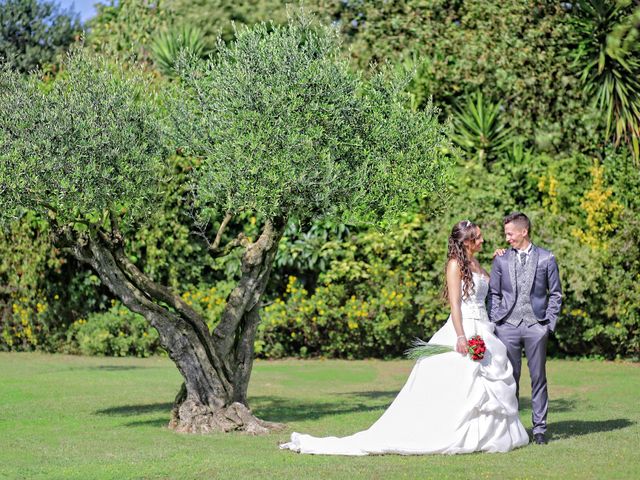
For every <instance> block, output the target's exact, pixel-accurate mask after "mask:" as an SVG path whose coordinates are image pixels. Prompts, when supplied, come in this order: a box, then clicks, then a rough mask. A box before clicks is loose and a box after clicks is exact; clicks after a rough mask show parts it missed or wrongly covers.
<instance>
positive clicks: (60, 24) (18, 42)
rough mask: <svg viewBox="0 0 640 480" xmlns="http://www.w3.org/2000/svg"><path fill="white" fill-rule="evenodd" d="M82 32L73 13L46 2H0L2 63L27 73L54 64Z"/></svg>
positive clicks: (42, 0) (40, 0) (54, 3)
mask: <svg viewBox="0 0 640 480" xmlns="http://www.w3.org/2000/svg"><path fill="white" fill-rule="evenodd" d="M80 33H81V25H80V20H79V18H78V16H77V14H75V13H73V11H66V10H61V9H60V8H59V7H58V4H57V3H56V2H53V1H47V0H0V64H2V63H6V64H8V65H9V67H10V68H13V69H16V70H18V71H20V72H28V71H30V70H33V69H35V68H38V67H41V66H43V65H46V64H49V63H54V62H55V61H56V57H57V56H58V55H59V54H60V53H62V52H63V51H65V50H66V49H67V48H68V47H69V45H71V44H72V43H73V42H75V40H76V38H77V36H79V35H80Z"/></svg>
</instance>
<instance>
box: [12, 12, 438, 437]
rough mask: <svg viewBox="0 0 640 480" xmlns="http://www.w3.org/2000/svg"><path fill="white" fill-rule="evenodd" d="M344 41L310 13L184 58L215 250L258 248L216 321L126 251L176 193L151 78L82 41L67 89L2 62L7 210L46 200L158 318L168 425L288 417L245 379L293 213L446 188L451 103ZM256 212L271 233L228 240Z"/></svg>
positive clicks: (192, 140)
mask: <svg viewBox="0 0 640 480" xmlns="http://www.w3.org/2000/svg"><path fill="white" fill-rule="evenodd" d="M338 47H339V45H338V41H337V37H336V34H335V32H333V31H332V30H330V29H326V28H324V27H321V26H318V25H313V24H311V22H309V20H308V19H306V18H305V17H296V18H295V19H292V20H290V22H289V24H288V25H286V26H284V27H267V26H266V25H260V26H257V27H255V28H253V29H250V30H249V29H247V30H242V31H240V32H238V33H237V39H236V41H235V42H233V43H232V44H230V45H229V46H225V45H224V44H222V43H221V44H220V45H219V48H218V52H217V54H216V56H215V60H211V61H208V62H203V61H194V62H192V63H187V64H186V65H183V72H182V73H183V77H184V82H183V83H181V84H180V87H179V88H178V89H177V94H178V95H177V100H178V101H177V102H176V103H175V106H176V110H175V112H174V113H175V115H174V119H175V120H176V122H175V123H174V125H175V132H176V133H177V135H176V138H178V139H180V140H181V141H180V143H181V146H182V148H183V149H184V150H185V151H186V152H188V153H189V154H191V155H195V156H197V157H198V162H196V163H199V167H198V168H197V169H195V170H194V173H193V178H192V183H193V185H194V194H195V199H196V203H197V206H198V207H199V208H200V215H201V217H202V218H204V219H212V220H215V219H220V218H222V217H223V216H224V218H223V220H222V221H221V222H220V225H219V229H218V231H217V233H216V235H215V238H214V239H213V241H212V242H210V245H209V249H210V251H211V254H212V255H214V256H219V255H225V254H227V253H228V252H229V251H230V250H232V249H233V248H236V247H237V248H240V247H242V248H243V249H244V250H243V253H242V259H241V261H242V268H241V275H240V278H239V279H238V283H237V286H236V287H235V289H234V290H233V291H232V292H231V294H230V295H229V297H228V298H227V303H226V306H225V309H224V311H223V313H222V315H221V318H220V319H219V322H218V323H217V325H216V327H215V329H214V330H213V331H212V332H210V331H209V330H208V328H207V325H206V322H205V320H204V319H203V318H202V316H201V315H199V314H198V313H197V312H195V311H194V310H193V309H192V308H191V307H190V306H189V305H187V304H186V303H185V302H184V301H183V300H182V298H181V297H180V296H179V295H177V294H176V293H175V292H172V291H171V290H170V289H168V288H166V287H165V286H162V285H159V284H157V283H156V282H154V281H152V280H151V279H150V278H149V276H147V275H145V274H144V272H142V271H141V270H140V269H139V268H138V267H137V266H136V265H135V264H134V263H133V262H132V261H131V259H130V258H129V257H128V256H127V255H126V244H127V239H126V232H127V230H126V229H123V228H120V225H121V224H122V222H123V221H126V222H127V223H129V224H131V223H135V222H136V221H142V220H144V218H145V216H146V215H145V213H146V212H147V211H148V209H149V208H153V206H154V205H155V204H156V202H157V198H158V195H159V194H161V191H162V189H161V185H162V183H161V176H162V171H163V162H162V148H161V145H162V144H163V137H162V131H161V129H160V127H159V122H158V121H157V119H156V115H155V111H154V108H153V106H152V105H153V102H150V101H149V100H148V98H146V97H147V95H146V94H145V92H146V91H147V90H149V88H148V86H147V85H145V83H144V82H143V81H141V80H137V79H132V78H129V77H128V76H125V75H123V74H122V73H121V72H120V70H119V69H117V68H113V67H112V66H109V65H108V64H105V63H104V62H99V61H96V60H93V59H91V58H89V57H86V56H84V55H80V56H78V57H72V58H71V59H70V61H69V62H68V65H67V67H66V72H65V74H64V75H63V76H62V77H61V78H60V79H59V80H56V82H54V84H53V85H44V86H43V85H41V84H39V83H38V82H37V81H35V80H33V79H31V80H29V81H23V80H21V79H20V78H19V77H16V76H15V75H12V74H10V73H8V72H5V73H3V74H2V77H1V78H2V80H1V82H0V96H1V98H0V100H1V102H0V103H1V104H2V106H1V107H0V140H1V145H2V146H1V147H0V148H1V149H0V157H1V160H2V167H1V168H2V170H1V171H0V206H1V207H6V209H4V208H3V210H5V211H6V212H7V213H11V212H14V213H15V212H16V211H17V210H18V209H21V208H28V209H34V210H37V211H39V212H41V213H42V214H43V215H44V216H46V218H48V219H49V220H50V221H51V223H52V225H53V227H54V229H53V230H54V231H55V232H56V234H57V241H58V243H59V244H61V245H64V246H67V247H68V248H70V249H71V251H72V252H73V253H74V255H75V256H76V257H77V258H78V259H80V260H81V261H83V262H85V263H87V264H89V265H90V266H91V267H92V268H93V269H94V270H95V271H96V272H97V273H98V275H99V276H100V278H101V279H102V281H103V282H104V283H105V284H106V285H107V286H108V287H109V288H110V289H111V290H112V291H113V292H114V294H115V295H117V296H118V297H119V298H120V299H121V301H122V302H123V303H124V304H125V305H127V306H128V307H129V308H130V309H131V310H133V311H135V312H138V313H141V314H142V315H144V316H145V317H146V318H147V319H148V320H149V322H150V323H151V324H152V325H153V326H154V327H155V328H156V329H157V330H158V332H159V334H160V339H161V342H162V344H163V346H164V348H165V349H166V350H167V352H168V353H169V356H170V357H171V358H172V360H173V361H174V362H175V363H176V365H177V367H178V369H179V370H180V372H181V374H182V376H183V379H184V385H183V387H182V388H181V390H180V392H179V394H178V396H177V397H176V402H175V406H174V409H173V411H172V419H171V422H170V425H171V426H172V427H173V428H175V429H176V430H178V431H191V432H206V431H212V430H214V431H221V430H222V431H228V430H234V429H244V430H247V431H250V432H253V433H260V432H267V431H269V430H270V429H271V428H273V427H275V425H274V424H270V423H268V422H264V421H262V420H259V419H257V418H255V417H254V416H253V415H252V414H251V412H250V411H249V410H248V409H247V386H248V383H249V378H250V373H251V367H252V362H253V344H254V339H255V334H256V329H257V325H258V323H259V321H260V315H259V311H260V299H261V296H262V294H263V292H264V290H265V288H266V285H267V282H268V279H269V275H270V272H271V268H272V265H273V262H274V259H275V254H276V251H277V248H278V242H279V240H280V238H281V236H282V234H283V231H284V228H285V226H286V224H287V222H288V221H290V220H292V219H298V220H304V219H308V218H311V217H317V216H323V215H339V216H342V217H347V218H350V219H352V220H364V221H383V222H391V221H393V220H394V218H395V217H397V216H398V215H400V214H401V213H402V212H403V211H404V210H405V208H406V207H407V206H408V205H410V204H412V203H413V202H415V201H416V200H418V199H420V200H421V201H428V200H429V199H430V198H432V197H433V196H435V195H437V194H439V193H440V192H441V191H442V189H443V187H444V183H445V181H446V171H447V163H448V162H447V160H446V158H447V155H446V151H447V148H448V143H447V140H446V137H445V135H444V130H443V127H442V126H441V125H440V124H439V123H438V122H437V120H436V115H435V113H436V112H434V111H433V109H432V108H429V109H428V110H426V111H422V112H412V111H411V110H409V109H407V108H406V106H405V105H406V102H405V100H406V99H405V98H404V95H403V93H402V90H403V87H404V82H402V81H399V80H397V79H394V78H392V77H389V76H386V75H384V74H380V75H378V76H376V77H375V78H374V79H373V80H372V81H365V80H364V79H363V78H362V77H361V76H360V75H358V74H356V73H353V72H352V71H350V70H349V68H348V66H347V63H346V62H345V60H343V59H342V58H341V57H340V55H339V53H338ZM23 192H25V193H23ZM247 211H250V212H253V213H254V214H255V215H256V216H257V217H258V218H259V219H261V222H262V229H261V232H260V234H259V236H258V237H257V238H256V239H249V238H246V237H244V236H243V235H240V236H238V237H237V238H235V239H231V240H229V241H228V242H223V239H225V238H226V234H225V227H226V226H227V225H228V224H229V223H230V222H233V221H234V217H235V218H237V216H238V215H237V214H239V213H241V212H247ZM216 223H217V222H216ZM123 232H124V233H123ZM212 236H213V232H212ZM223 243H225V244H224V245H223Z"/></svg>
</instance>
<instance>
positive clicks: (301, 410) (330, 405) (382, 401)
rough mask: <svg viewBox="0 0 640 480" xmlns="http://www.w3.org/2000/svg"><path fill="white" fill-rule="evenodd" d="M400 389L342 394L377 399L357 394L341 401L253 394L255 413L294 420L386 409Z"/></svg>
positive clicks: (286, 420) (284, 419)
mask: <svg viewBox="0 0 640 480" xmlns="http://www.w3.org/2000/svg"><path fill="white" fill-rule="evenodd" d="M397 393H398V392H396V391H392V392H353V393H343V394H339V395H349V396H350V397H361V398H364V399H367V400H375V401H374V402H367V403H363V402H362V401H358V399H357V398H354V399H353V400H350V399H345V400H344V401H341V402H322V401H303V400H296V399H291V398H283V397H273V396H256V397H252V398H251V404H250V405H251V407H252V411H253V413H254V414H255V415H256V416H257V417H259V418H263V419H265V420H269V421H273V422H285V423H286V422H295V421H299V420H317V419H319V418H322V417H326V416H330V415H347V414H350V413H363V412H373V411H379V410H384V409H385V408H387V407H388V406H389V404H390V403H391V400H393V398H395V395H397Z"/></svg>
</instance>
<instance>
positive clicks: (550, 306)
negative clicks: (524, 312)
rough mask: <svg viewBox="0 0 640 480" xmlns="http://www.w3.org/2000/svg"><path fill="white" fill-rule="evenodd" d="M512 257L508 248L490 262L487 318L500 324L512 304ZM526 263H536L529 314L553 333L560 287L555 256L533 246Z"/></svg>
mask: <svg viewBox="0 0 640 480" xmlns="http://www.w3.org/2000/svg"><path fill="white" fill-rule="evenodd" d="M516 256H517V253H516V250H515V249H513V248H511V249H509V250H508V251H507V252H506V253H505V254H504V255H502V256H501V257H500V256H497V257H496V258H494V259H493V265H492V266H491V278H490V280H489V318H490V319H491V321H492V322H495V323H500V322H503V321H504V320H505V319H506V318H507V317H508V316H509V314H510V313H511V311H512V310H513V307H514V306H515V304H516V298H517V295H518V292H517V291H516V290H517V289H516ZM529 261H530V262H534V263H535V264H536V271H535V277H534V279H533V283H532V285H531V306H532V307H533V313H534V315H535V316H536V318H537V319H538V321H539V322H540V323H542V324H545V325H547V328H548V329H549V330H550V331H552V332H553V331H554V330H555V328H556V322H557V320H558V314H559V313H560V307H561V305H562V286H561V285H560V272H559V271H558V264H557V262H556V257H555V256H554V255H553V253H551V252H550V251H548V250H545V249H544V248H540V247H536V246H535V245H533V246H532V248H531V253H530V255H529Z"/></svg>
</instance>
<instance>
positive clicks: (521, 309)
mask: <svg viewBox="0 0 640 480" xmlns="http://www.w3.org/2000/svg"><path fill="white" fill-rule="evenodd" d="M535 273H536V265H535V264H534V262H533V261H532V256H531V255H529V258H528V259H527V263H526V265H525V266H524V267H523V266H522V264H521V263H520V259H519V258H518V257H517V256H516V289H517V294H516V295H517V297H516V304H515V305H514V306H513V310H512V311H511V314H510V315H509V316H508V317H507V318H506V322H507V323H510V324H511V325H513V326H515V327H517V326H518V325H520V323H521V322H524V323H525V324H526V325H527V326H529V325H533V324H534V323H538V319H537V318H536V316H535V314H534V313H533V308H532V307H531V298H530V295H531V286H532V285H533V277H534V276H535Z"/></svg>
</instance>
